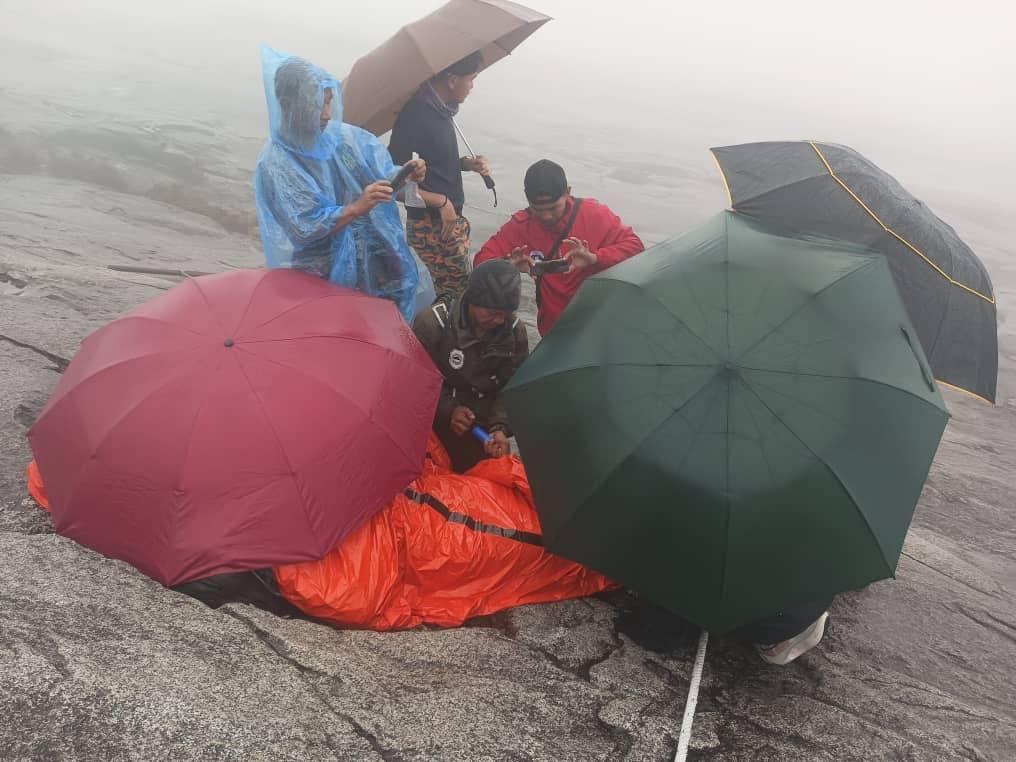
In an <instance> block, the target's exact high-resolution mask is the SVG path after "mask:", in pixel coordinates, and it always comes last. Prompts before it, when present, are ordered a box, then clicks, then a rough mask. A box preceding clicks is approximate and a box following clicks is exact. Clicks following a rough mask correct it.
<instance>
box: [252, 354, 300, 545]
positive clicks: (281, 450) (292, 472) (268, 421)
mask: <svg viewBox="0 0 1016 762" xmlns="http://www.w3.org/2000/svg"><path fill="white" fill-rule="evenodd" d="M247 354H251V353H250V352H248V353H247ZM252 356H254V357H256V355H252ZM236 367H237V370H239V371H240V374H241V375H242V376H243V379H244V381H246V382H247V388H248V389H250V392H251V394H253V395H254V398H255V399H256V400H257V401H258V405H257V407H258V409H259V410H260V411H261V415H262V416H263V417H264V419H265V424H267V426H268V430H269V431H271V432H272V438H273V439H275V444H276V445H277V446H278V448H279V454H280V455H281V456H282V460H283V461H284V462H285V463H286V466H287V467H288V468H289V478H290V479H291V480H292V481H293V488H294V489H295V490H296V494H297V497H298V498H299V500H300V508H301V509H302V512H303V518H304V522H305V524H306V526H307V531H308V534H309V535H310V536H311V537H313V536H314V527H313V525H312V524H311V520H310V516H309V514H308V513H307V502H306V499H305V496H304V492H303V490H302V489H300V483H299V482H298V481H297V478H296V470H295V469H294V468H293V464H292V462H291V461H290V460H289V455H288V453H287V452H286V448H285V447H283V446H282V439H280V438H279V432H278V431H276V430H275V424H274V423H272V419H271V418H270V417H269V415H268V411H267V410H266V409H265V402H264V400H263V399H261V395H260V394H258V392H257V389H255V388H254V383H253V382H252V381H251V380H250V376H248V375H247V369H246V368H244V367H243V363H239V362H238V363H237V364H236Z"/></svg>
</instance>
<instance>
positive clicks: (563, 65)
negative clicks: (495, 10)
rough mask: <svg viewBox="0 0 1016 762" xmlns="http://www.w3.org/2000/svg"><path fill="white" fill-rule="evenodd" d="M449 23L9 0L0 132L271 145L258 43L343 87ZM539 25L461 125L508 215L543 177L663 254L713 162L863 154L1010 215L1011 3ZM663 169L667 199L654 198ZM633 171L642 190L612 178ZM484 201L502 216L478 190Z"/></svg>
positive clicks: (476, 199) (244, 148)
mask: <svg viewBox="0 0 1016 762" xmlns="http://www.w3.org/2000/svg"><path fill="white" fill-rule="evenodd" d="M438 5H440V2H435V1H434V0H414V1H412V2H410V1H408V0H389V1H388V2H384V3H359V2H349V1H348V0H332V2H322V1H321V0H304V1H303V2H288V3H274V2H265V1H264V0H255V1H251V2H236V1H235V0H228V1H222V2H218V1H216V0H207V1H206V2H196V1H195V0H178V1H176V2H167V3H163V2H159V3H154V2H138V1H137V0H135V2H95V3H80V2H59V3H58V2H52V0H48V1H43V2H32V3H20V2H15V0H2V11H0V64H2V68H0V97H2V98H3V102H4V104H5V105H4V108H3V111H0V126H7V127H10V125H11V124H12V123H13V124H16V125H17V126H18V127H19V128H21V129H33V128H38V127H39V125H35V124H33V122H32V120H33V119H34V118H36V117H35V116H33V115H32V114H31V113H28V112H25V113H23V114H21V113H16V112H17V108H16V107H15V106H16V104H21V107H23V106H24V104H25V103H26V102H29V103H30V102H31V101H32V100H33V99H38V100H39V101H40V102H46V103H49V104H64V105H66V106H67V107H70V108H75V109H84V110H93V109H94V110H95V111H97V112H101V113H106V114H116V115H118V118H120V119H125V120H130V119H133V120H136V121H137V122H139V123H153V124H156V125H157V124H158V123H159V122H160V121H166V120H172V121H174V122H176V123H187V122H188V121H191V120H193V121H195V122H198V121H200V122H202V123H214V124H218V125H222V128H223V130H224V131H225V130H229V131H232V132H235V134H236V135H237V136H241V137H245V138H249V139H251V141H253V142H252V145H256V142H257V141H260V140H263V138H264V137H265V134H266V131H267V127H266V124H265V109H264V97H263V93H262V91H261V79H260V70H259V61H258V45H259V44H260V43H262V42H266V43H268V44H270V45H272V46H274V47H277V48H280V49H283V50H286V51H288V52H293V53H298V54H301V55H303V56H305V57H307V58H309V59H311V60H313V61H315V62H316V63H318V64H320V65H321V66H324V67H325V68H327V69H329V70H331V71H332V73H333V74H335V75H336V76H338V77H342V76H344V75H345V73H346V72H347V71H348V70H349V68H350V66H351V65H352V63H353V62H354V61H355V59H356V58H357V57H359V56H360V55H362V54H363V53H365V52H367V51H369V50H370V49H371V48H372V47H373V46H374V45H376V44H377V43H379V42H381V41H382V40H384V39H385V38H386V37H388V36H389V35H390V34H392V33H393V32H395V31H396V29H397V28H398V27H399V26H400V25H402V24H403V23H406V22H408V21H410V20H412V19H414V18H416V17H419V16H421V15H423V14H425V13H426V12H428V11H430V10H432V9H433V8H436V7H437V6H438ZM533 7H535V8H537V9H538V10H541V11H543V12H545V13H547V14H548V15H550V16H552V17H553V18H554V20H553V21H551V22H550V23H548V24H547V25H545V26H544V27H543V28H542V29H540V30H539V31H537V32H536V34H535V35H534V36H533V37H531V38H530V39H529V40H528V41H526V42H525V43H523V45H522V46H521V47H520V48H519V49H518V50H517V51H516V52H515V53H514V54H513V55H512V56H511V57H509V58H507V59H505V60H503V61H501V62H499V63H498V64H496V65H495V66H493V67H492V68H491V69H489V70H488V71H486V72H484V73H483V74H482V75H481V77H480V78H479V79H478V81H477V85H476V89H475V91H474V93H473V95H472V96H471V98H470V100H469V101H468V102H467V103H466V104H465V105H464V106H463V108H462V112H461V116H460V120H459V121H460V124H461V126H462V127H463V128H464V129H465V130H466V131H467V132H468V133H470V137H471V139H472V142H473V143H474V146H475V147H476V148H477V149H478V150H480V151H482V152H484V153H486V154H488V155H489V156H490V157H491V159H492V160H493V162H494V167H495V170H496V171H497V174H498V179H499V187H503V188H504V191H503V193H504V196H505V201H504V204H511V203H521V193H520V188H519V186H520V185H521V172H522V171H523V170H524V167H525V166H526V164H528V163H529V162H530V161H532V160H534V159H536V158H540V157H542V156H547V157H551V158H559V159H561V161H562V163H564V164H565V165H566V168H568V169H569V172H570V174H572V175H573V176H572V180H573V185H574V186H576V192H579V193H581V194H586V195H597V196H600V197H602V199H603V200H606V201H607V202H608V203H610V204H611V205H612V206H615V207H617V208H618V209H619V210H620V211H622V212H623V213H627V214H630V215H635V216H636V218H637V217H638V216H639V215H640V214H642V213H643V212H644V210H645V209H652V210H654V211H653V212H652V214H648V216H647V215H646V214H643V221H644V224H645V225H646V226H647V227H650V228H652V229H653V232H654V233H656V234H658V235H663V234H668V233H673V232H679V231H678V230H668V229H666V228H668V225H669V226H673V222H674V220H676V221H677V223H678V225H677V226H685V225H687V224H690V223H691V222H692V221H694V220H695V219H698V218H701V217H702V216H703V215H704V214H705V213H706V212H707V211H708V210H718V209H719V208H722V206H723V205H724V203H725V197H724V195H723V193H722V189H721V186H720V184H719V182H718V179H717V177H716V175H715V169H714V168H713V166H712V162H711V160H710V158H709V155H708V152H707V148H708V147H709V146H712V145H725V144H731V143H738V142H749V141H756V140H770V139H801V138H809V139H817V140H822V141H828V142H837V143H844V144H847V145H850V146H852V147H854V148H856V149H857V150H859V151H861V152H862V153H863V154H865V155H866V156H868V157H869V158H870V159H872V160H873V161H874V162H875V163H877V164H879V165H880V166H882V167H883V168H884V169H886V170H888V171H889V172H890V173H892V174H894V175H895V176H896V177H897V178H898V179H900V180H901V182H903V183H904V184H905V185H906V186H907V187H909V188H911V189H912V190H914V191H915V192H918V193H927V194H930V195H931V196H932V197H933V198H945V197H946V195H947V194H948V195H949V198H950V199H951V200H953V201H955V203H956V204H957V205H960V206H963V207H964V208H970V209H980V208H983V209H996V210H997V209H1001V208H1008V209H1011V208H1012V207H1013V202H1011V201H1010V200H1009V199H1008V196H1011V191H1010V190H1009V189H1008V185H1009V182H1010V181H1009V177H1010V176H1011V175H1012V174H1013V173H1014V172H1016V151H1014V150H1013V148H1012V145H1011V136H1012V135H1013V134H1016V95H1014V92H1016V89H1014V87H1013V84H1012V81H1013V78H1014V76H1016V53H1014V51H1013V44H1012V34H1013V29H1016V11H1013V10H1012V8H1011V6H1010V5H1009V4H1007V3H1004V2H1001V0H999V1H998V2H986V1H985V0H972V1H971V2H966V3H962V4H957V3H948V4H947V3H945V2H940V1H939V0H933V1H932V2H916V1H913V0H893V1H892V2H889V1H887V0H882V1H881V2H872V1H871V0H860V1H857V0H855V1H853V2H850V3H841V4H818V3H813V2H801V1H798V0H776V1H775V2H770V3H758V2H725V3H699V4H689V3H677V2H662V1H657V0H631V2H628V3H623V4H620V3H614V4H607V3H601V4H594V3H592V2H588V1H586V0H533ZM19 108H20V107H19ZM38 118H40V119H41V118H42V117H41V116H40V117H38ZM237 161H238V162H240V163H243V162H247V163H248V164H252V162H253V153H252V149H251V146H250V145H247V144H244V145H241V144H240V142H238V144H237ZM647 165H648V166H653V165H658V166H659V167H660V168H661V169H660V172H662V173H663V175H665V176H666V175H668V174H669V175H672V176H671V177H670V178H669V180H672V181H673V183H671V182H670V181H668V182H666V183H665V184H664V185H665V187H658V183H657V182H656V181H655V180H653V173H646V172H645V171H644V169H645V167H646V166H647ZM625 166H627V167H629V168H631V167H636V168H641V169H639V170H638V172H641V175H639V177H641V178H642V181H641V182H633V181H632V176H630V175H631V173H629V176H628V177H625V175H624V174H623V173H622V174H621V175H618V173H617V171H616V170H617V168H618V167H625ZM638 172H636V174H638ZM619 177H620V178H621V180H618V178H619ZM611 178H614V180H617V182H614V180H611ZM477 189H478V190H477ZM469 192H470V201H471V202H472V204H473V205H476V204H484V205H485V206H486V207H487V208H488V211H489V204H488V203H486V199H485V197H484V192H483V188H482V185H479V184H476V185H470V186H469ZM670 207H674V208H675V209H676V211H675V214H676V217H675V216H674V215H668V214H667V211H668V209H669V208H670ZM691 208H693V211H690V212H688V213H687V214H684V213H683V211H682V210H687V209H691ZM636 221H638V220H636Z"/></svg>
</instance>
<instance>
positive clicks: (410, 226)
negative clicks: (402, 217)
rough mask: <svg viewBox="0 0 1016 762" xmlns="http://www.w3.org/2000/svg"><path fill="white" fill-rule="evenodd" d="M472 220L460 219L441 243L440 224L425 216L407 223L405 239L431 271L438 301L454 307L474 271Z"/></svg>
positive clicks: (437, 220)
mask: <svg viewBox="0 0 1016 762" xmlns="http://www.w3.org/2000/svg"><path fill="white" fill-rule="evenodd" d="M469 232H470V228H469V220H467V219H466V218H465V217H459V219H458V221H457V222H456V223H455V230H454V232H453V233H452V236H451V238H449V240H447V241H442V240H441V221H440V220H439V219H432V218H430V217H426V218H424V219H422V220H414V219H407V220H406V239H407V240H408V241H409V245H410V246H412V247H413V249H414V250H415V251H416V253H417V254H418V255H419V257H420V259H422V260H423V262H424V264H425V265H427V269H428V270H430V276H431V277H432V278H433V279H434V292H435V293H436V294H437V301H439V302H441V301H443V302H445V303H446V304H451V302H452V300H453V299H455V297H457V296H459V295H460V294H461V293H462V292H463V291H465V290H466V279H467V278H468V277H469V271H470V270H471V269H472V268H471V266H470V260H469Z"/></svg>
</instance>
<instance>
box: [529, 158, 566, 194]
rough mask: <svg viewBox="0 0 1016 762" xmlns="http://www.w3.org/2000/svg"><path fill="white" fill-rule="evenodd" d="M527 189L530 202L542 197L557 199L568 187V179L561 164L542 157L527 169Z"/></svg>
mask: <svg viewBox="0 0 1016 762" xmlns="http://www.w3.org/2000/svg"><path fill="white" fill-rule="evenodd" d="M525 189H526V198H527V199H529V201H530V203H532V202H533V201H536V200H537V199H540V198H552V199H554V200H555V201H556V200H557V199H559V198H561V196H563V195H564V192H565V191H566V190H567V189H568V179H567V178H566V177H565V176H564V169H562V167H561V165H560V164H555V163H554V162H552V161H551V160H550V159H540V160H539V161H538V162H536V163H535V164H534V165H533V166H531V167H530V168H529V169H527V170H526V179H525Z"/></svg>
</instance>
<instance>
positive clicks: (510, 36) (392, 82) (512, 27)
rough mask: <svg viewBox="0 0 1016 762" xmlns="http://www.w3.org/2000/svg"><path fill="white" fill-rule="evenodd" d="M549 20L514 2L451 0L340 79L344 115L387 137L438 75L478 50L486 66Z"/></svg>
mask: <svg viewBox="0 0 1016 762" xmlns="http://www.w3.org/2000/svg"><path fill="white" fill-rule="evenodd" d="M548 21H550V17H549V16H544V15H543V14H542V13H539V12H538V11H534V10H532V9H530V8H527V7H525V6H524V5H519V4H518V3H513V2H510V0H451V1H450V2H448V3H445V4H444V5H442V6H441V7H440V8H438V9H437V10H436V11H434V12H433V13H430V14H428V15H427V16H424V17H423V18H421V19H418V20H417V21H414V22H412V23H411V24H407V25H406V26H404V27H402V28H401V29H400V30H399V31H398V32H396V33H395V35H393V36H392V37H391V38H390V39H388V40H386V41H385V42H383V43H382V44H381V45H379V46H378V47H377V48H375V49H374V50H372V51H371V52H370V53H367V55H365V56H363V57H362V58H360V59H359V60H358V61H357V62H356V63H355V64H353V68H352V70H351V71H350V72H349V75H348V76H347V77H346V78H345V80H343V82H342V92H343V102H344V108H345V115H344V117H343V118H344V119H345V121H346V122H348V123H349V124H355V125H356V126H357V127H362V128H363V129H365V130H368V131H369V132H373V133H374V134H375V135H383V134H384V133H386V132H388V131H389V130H390V129H391V128H392V127H393V126H394V124H395V120H396V118H397V117H398V115H399V112H400V111H401V110H402V107H403V106H405V105H406V102H407V101H408V100H409V99H410V98H411V97H412V95H413V93H415V92H416V91H417V89H418V88H419V87H420V85H422V84H423V83H424V82H426V81H427V80H428V79H430V78H431V77H433V76H434V75H435V74H440V73H441V72H442V71H444V70H445V69H446V68H448V67H449V66H451V65H452V64H453V63H455V62H456V61H459V60H461V59H462V58H465V57H466V56H468V55H469V54H470V53H473V52H475V51H477V50H478V51H480V53H481V55H482V56H483V64H482V68H486V67H488V66H490V65H491V64H494V63H496V62H497V61H500V60H501V59H502V58H504V57H505V56H507V55H509V54H510V53H511V52H512V51H513V50H514V49H515V48H517V47H518V46H519V45H520V44H522V42H523V41H524V40H525V39H526V38H527V37H529V36H530V35H531V34H532V33H533V32H535V31H536V30H537V29H539V28H540V27H541V26H543V25H544V24H545V23H547V22H548Z"/></svg>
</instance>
